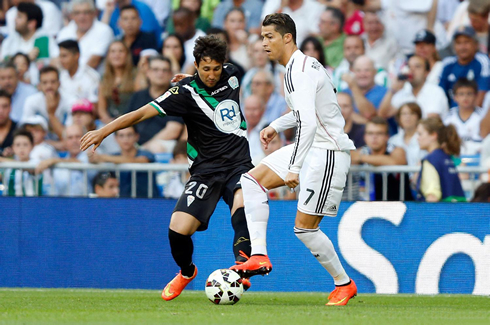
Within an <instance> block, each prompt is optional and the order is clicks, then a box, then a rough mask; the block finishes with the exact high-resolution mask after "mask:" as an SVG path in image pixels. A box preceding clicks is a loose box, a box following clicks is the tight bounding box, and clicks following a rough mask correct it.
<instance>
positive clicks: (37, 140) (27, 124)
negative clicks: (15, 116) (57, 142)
mask: <svg viewBox="0 0 490 325" xmlns="http://www.w3.org/2000/svg"><path fill="white" fill-rule="evenodd" d="M22 126H23V128H24V129H25V130H27V131H28V132H30V133H31V134H32V139H33V141H34V148H33V149H32V151H31V159H34V160H36V161H43V160H46V159H49V158H57V157H58V153H57V152H56V149H55V148H54V147H53V146H52V145H50V144H48V143H47V142H46V141H45V139H46V136H47V135H48V122H47V121H46V119H45V118H44V117H42V116H40V115H34V116H31V117H29V118H28V119H26V120H24V121H23V125H22Z"/></svg>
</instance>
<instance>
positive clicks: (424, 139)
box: [417, 118, 465, 202]
mask: <svg viewBox="0 0 490 325" xmlns="http://www.w3.org/2000/svg"><path fill="white" fill-rule="evenodd" d="M417 133H418V141H419V145H420V149H423V150H427V151H428V152H429V154H428V155H427V156H426V157H425V158H424V160H423V161H422V169H421V171H420V174H419V179H418V181H417V193H418V196H417V199H418V200H419V201H427V202H439V201H449V202H451V201H465V197H464V192H463V188H462V187H461V181H460V180H459V177H458V172H457V170H456V166H455V165H454V162H453V160H452V159H451V155H459V150H460V147H461V139H460V138H459V137H458V133H457V132H456V128H455V127H454V126H453V125H449V126H444V124H443V123H442V121H441V119H439V118H428V119H425V120H422V121H420V123H419V126H418V127H417Z"/></svg>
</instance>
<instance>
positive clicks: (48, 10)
mask: <svg viewBox="0 0 490 325" xmlns="http://www.w3.org/2000/svg"><path fill="white" fill-rule="evenodd" d="M21 2H29V3H34V4H36V5H38V6H39V8H41V10H42V12H43V24H42V26H41V29H42V31H43V32H44V33H46V34H47V35H49V36H52V37H55V36H56V34H58V32H59V31H60V29H61V27H63V18H62V15H61V11H60V10H59V9H58V7H56V5H55V4H54V3H53V2H52V1H46V0H12V1H11V3H12V5H13V7H12V8H10V9H9V10H8V11H7V13H6V14H5V21H6V23H7V31H8V34H9V35H10V34H12V33H14V32H15V17H16V16H17V6H18V5H19V3H21Z"/></svg>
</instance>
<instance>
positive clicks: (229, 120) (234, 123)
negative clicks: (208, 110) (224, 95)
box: [214, 99, 242, 133]
mask: <svg viewBox="0 0 490 325" xmlns="http://www.w3.org/2000/svg"><path fill="white" fill-rule="evenodd" d="M241 123H242V118H241V115H240V108H239V106H238V104H237V102H235V101H234V100H231V99H226V100H224V101H222V102H221V103H219V104H218V106H216V108H215V110H214V124H215V125H216V127H217V128H218V130H220V131H221V132H223V133H233V132H235V131H236V130H238V129H239V128H240V124H241Z"/></svg>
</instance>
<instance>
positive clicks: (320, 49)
mask: <svg viewBox="0 0 490 325" xmlns="http://www.w3.org/2000/svg"><path fill="white" fill-rule="evenodd" d="M308 43H311V44H313V47H314V48H315V51H317V52H318V53H319V58H318V62H320V64H321V65H323V66H324V67H325V66H327V61H326V60H325V52H324V51H323V46H322V43H320V41H319V40H318V38H316V37H315V36H308V37H307V38H305V39H304V40H303V42H302V43H301V46H300V47H299V49H300V50H301V52H303V53H304V52H305V49H306V46H307V45H308Z"/></svg>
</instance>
